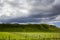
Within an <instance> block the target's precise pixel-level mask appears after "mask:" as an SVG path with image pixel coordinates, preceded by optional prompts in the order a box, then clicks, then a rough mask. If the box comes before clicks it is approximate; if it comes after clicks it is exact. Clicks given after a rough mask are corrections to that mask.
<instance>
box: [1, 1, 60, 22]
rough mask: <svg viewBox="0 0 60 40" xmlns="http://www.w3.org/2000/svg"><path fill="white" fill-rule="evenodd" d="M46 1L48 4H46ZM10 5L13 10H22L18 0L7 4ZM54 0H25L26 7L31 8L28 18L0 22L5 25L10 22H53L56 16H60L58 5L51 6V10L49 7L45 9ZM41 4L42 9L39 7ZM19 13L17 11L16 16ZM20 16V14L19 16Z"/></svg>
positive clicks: (22, 7)
mask: <svg viewBox="0 0 60 40" xmlns="http://www.w3.org/2000/svg"><path fill="white" fill-rule="evenodd" d="M47 1H48V2H47ZM6 2H7V3H9V4H10V5H12V6H13V7H15V8H20V9H24V8H25V7H24V6H19V5H22V4H21V3H20V4H19V0H16V1H14V2H9V1H6ZM53 2H54V0H43V1H42V0H27V5H28V7H29V5H30V6H31V9H30V10H29V14H30V15H29V16H28V17H24V18H23V17H18V18H13V19H8V20H0V21H1V22H5V23H11V22H19V23H26V22H41V21H43V22H45V21H47V22H48V21H53V20H54V19H56V17H57V16H58V15H60V6H59V5H60V4H57V5H53V6H52V8H51V9H50V8H49V7H48V8H47V6H48V5H50V4H51V3H53ZM42 4H43V6H44V7H41V6H42ZM18 13H20V12H18V11H17V14H18ZM19 15H20V14H19Z"/></svg>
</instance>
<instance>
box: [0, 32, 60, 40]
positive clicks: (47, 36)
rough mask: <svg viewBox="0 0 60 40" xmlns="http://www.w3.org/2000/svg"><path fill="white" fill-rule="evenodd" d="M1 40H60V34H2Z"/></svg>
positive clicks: (0, 33)
mask: <svg viewBox="0 0 60 40" xmlns="http://www.w3.org/2000/svg"><path fill="white" fill-rule="evenodd" d="M0 39H5V40H9V39H10V40H12V39H13V40H14V39H15V40H24V39H26V40H32V39H33V40H34V39H35V40H38V39H41V40H43V39H46V40H48V39H53V40H55V39H57V40H60V33H48V32H47V33H46V32H0Z"/></svg>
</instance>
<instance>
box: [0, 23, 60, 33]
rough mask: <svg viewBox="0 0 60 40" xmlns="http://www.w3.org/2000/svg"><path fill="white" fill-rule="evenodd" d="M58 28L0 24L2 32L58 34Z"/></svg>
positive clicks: (42, 25)
mask: <svg viewBox="0 0 60 40" xmlns="http://www.w3.org/2000/svg"><path fill="white" fill-rule="evenodd" d="M59 30H60V28H58V27H56V26H54V25H48V24H0V31H2V32H3V31H4V32H60V31H59Z"/></svg>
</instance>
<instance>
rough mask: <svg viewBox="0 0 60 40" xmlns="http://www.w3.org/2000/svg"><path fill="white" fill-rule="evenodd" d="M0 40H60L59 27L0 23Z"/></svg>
mask: <svg viewBox="0 0 60 40" xmlns="http://www.w3.org/2000/svg"><path fill="white" fill-rule="evenodd" d="M0 40H60V28H58V27H56V26H54V25H48V24H27V25H23V24H0Z"/></svg>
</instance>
